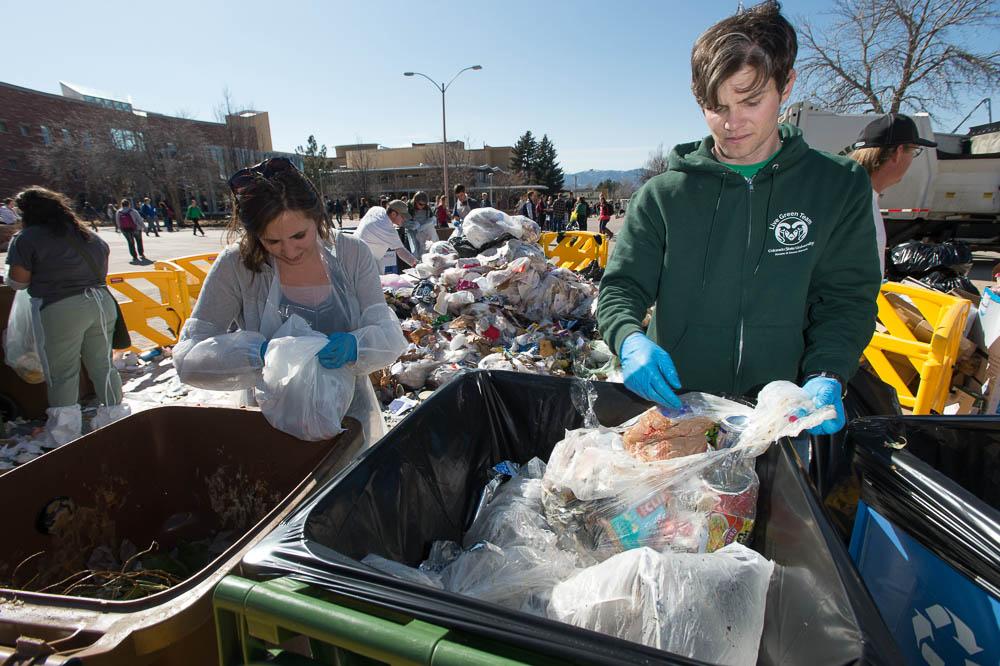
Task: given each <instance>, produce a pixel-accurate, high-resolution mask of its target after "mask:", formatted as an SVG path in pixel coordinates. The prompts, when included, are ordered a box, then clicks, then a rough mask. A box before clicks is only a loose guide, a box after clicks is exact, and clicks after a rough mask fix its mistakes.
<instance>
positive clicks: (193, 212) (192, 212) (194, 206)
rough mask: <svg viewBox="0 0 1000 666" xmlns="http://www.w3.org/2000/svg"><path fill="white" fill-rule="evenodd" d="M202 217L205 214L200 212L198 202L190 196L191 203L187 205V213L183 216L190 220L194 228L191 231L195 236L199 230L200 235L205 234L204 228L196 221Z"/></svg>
mask: <svg viewBox="0 0 1000 666" xmlns="http://www.w3.org/2000/svg"><path fill="white" fill-rule="evenodd" d="M204 217H205V214H204V213H203V212H201V208H199V207H198V202H197V201H196V200H195V199H193V198H192V199H191V205H190V206H188V209H187V213H185V214H184V218H185V219H186V220H187V221H188V222H190V223H191V225H192V226H193V227H194V230H193V231H192V232H191V233H193V234H194V235H195V236H197V235H198V232H199V231H200V232H201V235H202V236H204V235H205V230H204V229H202V228H201V225H200V224H199V223H198V221H199V220H201V219H202V218H204Z"/></svg>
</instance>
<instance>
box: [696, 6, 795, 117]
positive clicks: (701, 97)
mask: <svg viewBox="0 0 1000 666" xmlns="http://www.w3.org/2000/svg"><path fill="white" fill-rule="evenodd" d="M798 50H799V46H798V38H797V37H796V35H795V28H793V27H792V25H791V24H790V23H789V22H788V19H786V18H785V17H784V16H782V15H781V5H780V4H779V3H778V2H776V1H775V0H765V2H762V3H760V4H758V5H754V6H753V7H750V8H749V9H747V10H745V11H742V12H740V13H739V14H734V15H733V16H730V17H729V18H725V19H723V20H721V21H719V22H718V23H716V24H715V25H713V26H712V27H711V28H709V29H708V30H706V31H705V32H704V33H703V34H702V35H701V37H699V38H698V40H697V41H696V42H695V43H694V48H693V49H692V50H691V92H693V93H694V98H695V100H697V102H698V105H699V106H700V107H701V108H703V109H715V108H717V107H718V106H719V87H720V86H721V85H722V84H723V82H725V81H726V79H728V78H729V77H731V76H732V75H733V74H735V73H736V72H738V71H739V70H740V69H742V68H743V67H744V66H745V65H749V66H751V67H753V68H754V70H755V71H756V76H755V77H754V81H753V83H752V84H751V85H750V87H749V89H747V90H741V91H740V92H741V93H749V92H756V91H758V90H760V89H761V88H764V87H765V86H766V85H767V83H768V81H770V80H771V79H774V83H775V85H777V87H778V93H779V94H780V93H781V92H783V91H784V89H785V85H787V83H788V79H789V77H790V76H791V72H792V68H793V67H794V66H795V57H796V55H798Z"/></svg>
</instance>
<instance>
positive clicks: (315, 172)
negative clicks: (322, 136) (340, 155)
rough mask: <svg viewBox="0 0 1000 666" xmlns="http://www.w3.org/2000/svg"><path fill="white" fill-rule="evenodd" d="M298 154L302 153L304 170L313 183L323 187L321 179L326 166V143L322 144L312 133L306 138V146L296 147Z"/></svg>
mask: <svg viewBox="0 0 1000 666" xmlns="http://www.w3.org/2000/svg"><path fill="white" fill-rule="evenodd" d="M295 154H296V155H302V165H303V169H302V172H303V173H304V174H305V175H306V177H307V178H308V179H309V180H311V181H312V182H313V185H315V186H316V187H318V188H320V189H322V183H321V179H322V177H323V170H324V169H325V168H326V144H323V145H322V146H320V145H319V144H318V143H317V142H316V137H315V136H313V135H312V134H310V135H309V138H308V139H306V147H305V148H303V147H302V146H298V147H297V148H296V149H295Z"/></svg>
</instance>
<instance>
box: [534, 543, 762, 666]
mask: <svg viewBox="0 0 1000 666" xmlns="http://www.w3.org/2000/svg"><path fill="white" fill-rule="evenodd" d="M773 570H774V563H773V562H770V561H768V560H767V559H766V558H764V557H763V556H761V555H759V554H757V553H755V552H754V551H752V550H750V549H748V548H746V547H744V546H741V545H739V544H732V545H729V546H726V547H725V548H723V549H721V550H719V551H718V552H715V553H712V554H711V555H707V554H686V553H658V552H656V551H654V550H652V549H650V548H638V549H636V550H630V551H628V552H625V553H621V554H619V555H615V556H614V557H612V558H611V559H609V560H607V561H606V562H603V563H602V564H598V565H596V566H592V567H588V568H587V569H584V570H582V571H579V572H577V573H576V574H575V575H574V576H573V577H572V578H569V579H568V580H565V581H564V582H562V583H559V584H558V585H556V586H555V588H554V589H553V590H552V594H551V598H550V600H549V604H548V616H549V618H551V619H554V620H559V621H561V622H566V623H568V624H572V625H574V626H577V627H582V628H584V629H590V630H593V631H599V632H601V633H604V634H609V635H611V636H617V637H618V638H623V639H625V640H629V641H633V642H635V643H642V644H644V645H648V646H650V647H654V648H657V649H660V650H666V651H667V652H671V653H674V654H679V655H684V656H687V657H691V658H693V659H698V660H701V661H705V662H708V663H712V664H734V665H739V666H743V665H747V666H752V664H756V663H757V650H758V647H759V643H760V637H761V633H762V632H763V628H764V609H765V606H766V597H767V588H768V585H769V584H770V579H771V574H772V572H773Z"/></svg>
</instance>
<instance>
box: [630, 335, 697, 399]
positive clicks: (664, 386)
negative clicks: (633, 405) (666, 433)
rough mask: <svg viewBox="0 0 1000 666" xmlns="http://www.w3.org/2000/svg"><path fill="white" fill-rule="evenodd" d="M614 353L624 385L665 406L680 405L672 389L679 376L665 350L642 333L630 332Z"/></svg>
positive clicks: (677, 386) (678, 386)
mask: <svg viewBox="0 0 1000 666" xmlns="http://www.w3.org/2000/svg"><path fill="white" fill-rule="evenodd" d="M618 356H619V358H621V360H622V374H623V375H624V377H625V387H626V388H628V389H629V390H630V391H632V392H633V393H637V394H638V395H640V396H642V397H643V398H646V399H647V400H652V401H653V402H656V403H659V404H661V405H664V406H666V407H673V408H674V409H681V408H682V407H683V405H682V404H681V401H680V398H678V397H677V395H676V394H675V393H674V390H676V389H679V388H680V387H681V378H680V377H678V376H677V368H675V367H674V361H673V359H671V358H670V354H668V353H667V352H666V350H664V349H663V348H662V347H660V346H659V345H658V344H656V343H655V342H653V341H652V340H650V339H649V338H647V337H646V336H645V335H643V334H642V333H633V334H632V335H630V336H628V337H627V338H625V342H623V343H622V348H621V352H620V353H619V354H618Z"/></svg>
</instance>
